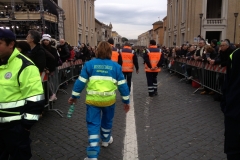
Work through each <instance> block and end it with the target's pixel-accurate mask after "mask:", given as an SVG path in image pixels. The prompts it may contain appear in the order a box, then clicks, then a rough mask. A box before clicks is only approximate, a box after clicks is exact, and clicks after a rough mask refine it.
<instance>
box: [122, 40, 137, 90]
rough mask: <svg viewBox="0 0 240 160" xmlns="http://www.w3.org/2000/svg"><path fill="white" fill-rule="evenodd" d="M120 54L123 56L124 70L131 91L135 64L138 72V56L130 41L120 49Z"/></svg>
mask: <svg viewBox="0 0 240 160" xmlns="http://www.w3.org/2000/svg"><path fill="white" fill-rule="evenodd" d="M120 55H121V57H122V72H123V75H124V77H125V79H126V80H127V84H128V88H129V91H131V79H132V72H133V71H134V66H135V68H136V73H137V74H138V69H139V66H138V58H137V55H136V54H134V51H133V50H132V48H131V45H130V43H128V42H126V43H125V45H124V47H123V49H122V50H121V51H120Z"/></svg>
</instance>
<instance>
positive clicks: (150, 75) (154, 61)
mask: <svg viewBox="0 0 240 160" xmlns="http://www.w3.org/2000/svg"><path fill="white" fill-rule="evenodd" d="M144 61H145V72H146V77H147V83H148V94H149V96H150V97H153V96H155V95H157V94H158V92H157V75H158V72H160V71H161V68H160V67H162V64H163V62H164V54H162V53H161V50H160V49H159V48H157V46H156V41H155V40H150V45H149V48H148V49H147V53H146V54H145V56H144Z"/></svg>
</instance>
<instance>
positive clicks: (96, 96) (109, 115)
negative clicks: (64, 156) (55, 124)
mask: <svg viewBox="0 0 240 160" xmlns="http://www.w3.org/2000/svg"><path fill="white" fill-rule="evenodd" d="M111 54H112V50H111V46H110V45H109V43H108V42H100V43H99V45H98V47H97V52H96V59H93V60H91V61H89V62H86V63H85V65H84V67H83V69H82V71H81V75H80V76H79V78H78V80H77V81H76V82H75V84H74V88H73V91H72V97H71V98H69V100H68V102H69V103H70V104H72V103H76V102H77V98H80V93H81V92H82V90H83V89H84V87H85V85H86V83H87V82H88V84H87V89H86V90H87V95H86V102H85V103H86V106H87V115H86V117H87V118H86V120H87V128H88V135H89V136H88V141H89V146H88V147H87V158H85V160H97V158H98V155H99V152H100V146H99V142H100V138H101V140H102V146H103V147H107V146H108V145H109V144H111V143H112V142H113V137H112V136H111V129H112V122H113V117H114V110H115V102H116V93H115V90H116V89H117V88H118V90H119V91H120V93H121V96H122V102H123V103H124V110H125V111H126V112H128V110H129V107H130V106H129V90H128V86H127V84H126V80H125V79H124V77H123V74H122V70H121V66H120V65H118V64H117V63H115V62H113V61H112V60H111ZM99 133H101V134H100V135H101V137H99ZM112 159H114V158H112Z"/></svg>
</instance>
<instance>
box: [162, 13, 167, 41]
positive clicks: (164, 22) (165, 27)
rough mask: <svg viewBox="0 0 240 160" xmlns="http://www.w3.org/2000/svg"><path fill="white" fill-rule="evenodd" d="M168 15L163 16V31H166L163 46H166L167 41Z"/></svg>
mask: <svg viewBox="0 0 240 160" xmlns="http://www.w3.org/2000/svg"><path fill="white" fill-rule="evenodd" d="M167 24H168V23H167V16H166V17H164V18H163V30H164V31H163V32H164V36H163V37H164V38H163V46H166V42H167V33H168V32H167Z"/></svg>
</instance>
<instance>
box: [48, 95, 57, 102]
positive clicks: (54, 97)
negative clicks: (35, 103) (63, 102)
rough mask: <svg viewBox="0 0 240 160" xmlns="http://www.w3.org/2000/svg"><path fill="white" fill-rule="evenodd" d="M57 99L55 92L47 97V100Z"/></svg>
mask: <svg viewBox="0 0 240 160" xmlns="http://www.w3.org/2000/svg"><path fill="white" fill-rule="evenodd" d="M55 100H57V97H56V94H53V95H52V96H51V97H50V98H49V101H51V102H52V101H55Z"/></svg>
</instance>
